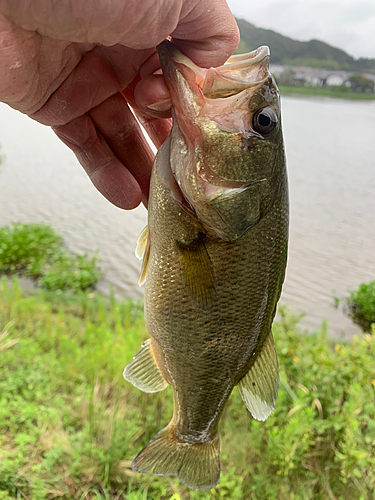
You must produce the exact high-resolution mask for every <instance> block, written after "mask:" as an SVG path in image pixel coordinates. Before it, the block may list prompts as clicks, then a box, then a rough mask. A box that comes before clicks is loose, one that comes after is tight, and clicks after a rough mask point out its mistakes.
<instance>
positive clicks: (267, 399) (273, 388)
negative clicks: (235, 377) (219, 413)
mask: <svg viewBox="0 0 375 500" xmlns="http://www.w3.org/2000/svg"><path fill="white" fill-rule="evenodd" d="M238 389H239V391H240V394H241V397H242V399H243V401H244V403H245V404H246V406H247V409H248V410H249V412H250V413H251V415H252V416H253V417H254V418H255V419H256V420H266V419H267V418H268V417H269V416H270V415H271V413H272V412H273V409H274V407H275V403H276V397H277V393H278V390H279V367H278V363H277V355H276V351H275V345H274V343H273V337H272V333H270V334H269V335H268V338H267V340H266V342H265V344H264V347H263V350H262V352H261V353H260V354H259V356H258V358H257V360H256V361H255V363H254V364H253V366H252V367H251V368H250V370H249V371H248V373H247V374H246V375H245V376H244V377H243V378H242V379H241V380H240V381H239V383H238Z"/></svg>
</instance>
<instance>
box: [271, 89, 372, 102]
mask: <svg viewBox="0 0 375 500" xmlns="http://www.w3.org/2000/svg"><path fill="white" fill-rule="evenodd" d="M279 90H280V93H281V95H288V94H297V95H303V96H312V97H314V96H318V97H320V96H326V97H335V98H339V99H351V100H360V101H371V100H374V99H375V94H367V93H357V92H350V91H349V90H348V91H345V90H344V91H343V90H338V89H335V88H332V89H328V88H320V87H287V86H284V85H279Z"/></svg>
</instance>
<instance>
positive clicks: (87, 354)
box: [0, 279, 375, 500]
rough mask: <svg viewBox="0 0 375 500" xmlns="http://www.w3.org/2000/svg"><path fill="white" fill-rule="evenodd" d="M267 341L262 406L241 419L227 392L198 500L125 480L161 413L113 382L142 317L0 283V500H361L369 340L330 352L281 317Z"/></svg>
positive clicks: (371, 435) (161, 398) (166, 400)
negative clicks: (271, 392)
mask: <svg viewBox="0 0 375 500" xmlns="http://www.w3.org/2000/svg"><path fill="white" fill-rule="evenodd" d="M281 312H282V314H281V322H280V324H277V325H275V327H274V335H275V341H276V348H277V351H278V355H279V363H280V370H281V388H280V392H279V397H278V400H277V404H276V408H275V411H274V413H273V414H272V415H271V417H270V418H269V419H268V420H267V421H266V422H264V423H261V422H256V421H254V420H253V419H252V418H251V416H250V415H249V413H248V412H247V410H246V408H245V405H244V404H243V403H242V401H241V399H240V397H239V394H238V391H237V390H235V391H234V393H233V395H232V396H231V399H230V401H229V404H228V406H227V408H226V410H225V412H224V415H223V418H222V423H221V429H220V435H221V452H222V475H221V480H220V483H219V486H218V487H217V488H216V489H215V490H213V491H212V492H207V493H197V492H190V491H189V490H188V489H187V488H185V487H183V486H181V485H180V484H179V483H178V481H177V480H175V479H174V478H157V477H153V476H149V475H146V476H145V475H138V474H135V473H133V471H132V470H131V468H130V461H131V460H132V459H133V458H134V456H135V455H136V453H137V452H138V451H139V450H140V449H141V448H142V446H144V445H145V444H146V443H147V442H148V441H149V439H150V438H152V437H153V436H154V434H155V433H156V432H157V431H158V430H160V429H161V428H162V427H163V426H165V425H166V424H167V423H168V421H169V419H170V417H171V415H172V397H171V391H170V390H169V389H167V390H165V391H163V392H161V393H158V394H143V393H141V392H140V391H138V390H136V389H135V388H133V387H132V386H131V385H129V384H128V383H126V382H125V381H124V380H123V378H122V371H123V368H124V366H125V365H126V364H127V363H128V362H129V361H130V360H131V358H132V357H133V355H134V354H135V353H136V352H137V351H138V350H139V348H140V346H141V343H142V342H143V340H144V339H146V338H147V337H148V334H147V331H146V329H145V327H144V323H143V313H142V307H141V305H140V304H138V303H134V302H131V301H123V302H116V301H115V300H114V298H113V296H111V297H110V298H109V299H105V298H103V297H101V296H100V295H99V294H97V293H93V292H92V293H84V292H81V293H79V294H64V293H60V294H59V295H57V294H56V293H53V292H46V291H42V290H41V291H39V292H38V295H34V296H26V295H25V294H24V293H23V292H22V290H21V289H20V287H19V286H18V283H17V281H16V280H14V281H13V285H9V284H7V281H6V280H5V279H3V281H2V282H1V283H0V500H8V499H33V500H44V499H57V498H61V499H63V500H68V499H69V500H71V499H77V500H83V499H111V500H115V499H116V500H125V499H126V500H145V499H160V500H167V499H168V500H172V499H173V500H179V499H182V500H189V499H192V500H195V499H199V500H209V499H210V500H217V499H228V500H229V499H231V500H241V499H246V500H265V499H267V500H293V499H301V500H309V499H311V500H312V499H314V500H326V499H337V500H367V499H368V500H370V499H373V498H374V491H375V471H374V463H375V404H374V403H375V387H374V385H375V371H374V366H375V358H374V349H375V339H374V337H372V336H371V335H364V336H361V337H359V338H355V339H354V340H353V342H352V343H350V344H345V343H338V344H336V345H331V343H330V341H329V340H328V339H327V334H326V328H325V327H324V326H323V327H322V329H321V331H319V332H318V333H316V334H314V335H312V336H306V335H304V334H303V333H301V332H300V331H299V330H298V325H297V323H298V318H296V317H294V316H293V315H291V314H289V313H288V312H286V311H285V310H282V311H281Z"/></svg>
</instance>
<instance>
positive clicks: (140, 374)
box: [124, 339, 168, 392]
mask: <svg viewBox="0 0 375 500" xmlns="http://www.w3.org/2000/svg"><path fill="white" fill-rule="evenodd" d="M124 378H125V380H127V381H128V382H130V383H131V384H133V385H134V387H137V389H140V390H141V391H143V392H158V391H162V390H163V389H165V388H166V387H167V385H168V383H167V382H166V381H165V379H164V377H163V375H162V374H161V372H160V370H159V368H158V365H157V364H156V360H155V356H154V353H153V351H152V344H151V340H150V339H148V340H146V342H144V344H143V346H142V349H141V350H140V351H139V352H138V354H136V355H135V356H134V358H133V359H132V361H130V363H129V364H128V365H127V366H126V367H125V370H124Z"/></svg>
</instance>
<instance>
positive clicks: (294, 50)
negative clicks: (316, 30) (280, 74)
mask: <svg viewBox="0 0 375 500" xmlns="http://www.w3.org/2000/svg"><path fill="white" fill-rule="evenodd" d="M237 23H238V26H239V29H240V32H241V42H240V45H239V47H238V49H237V52H248V51H250V50H253V49H254V48H256V47H259V46H260V45H268V46H269V47H270V49H271V54H272V62H273V63H277V64H291V65H299V66H312V67H316V68H327V69H334V70H347V71H357V72H369V73H375V59H365V58H360V59H354V57H352V56H351V55H349V54H347V53H346V52H345V51H344V50H341V49H338V48H336V47H332V46H331V45H329V44H328V43H325V42H322V41H320V40H310V41H308V42H300V41H299V40H293V39H292V38H289V37H287V36H284V35H280V33H276V32H275V31H272V30H268V29H264V28H257V27H256V26H255V25H254V24H251V23H248V22H247V21H245V20H244V19H237Z"/></svg>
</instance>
